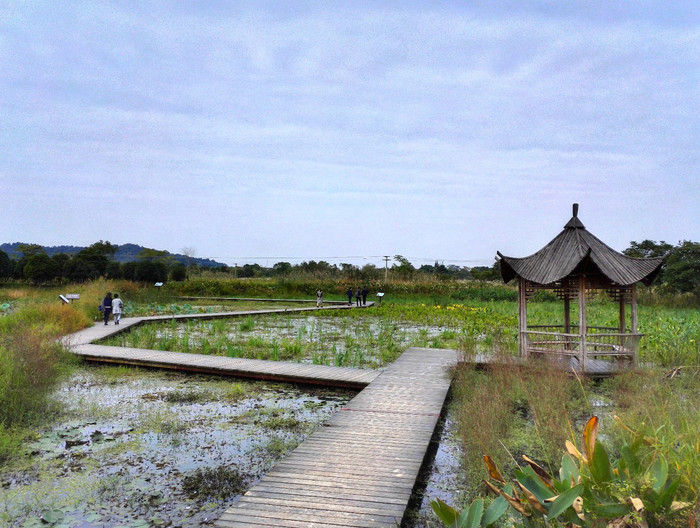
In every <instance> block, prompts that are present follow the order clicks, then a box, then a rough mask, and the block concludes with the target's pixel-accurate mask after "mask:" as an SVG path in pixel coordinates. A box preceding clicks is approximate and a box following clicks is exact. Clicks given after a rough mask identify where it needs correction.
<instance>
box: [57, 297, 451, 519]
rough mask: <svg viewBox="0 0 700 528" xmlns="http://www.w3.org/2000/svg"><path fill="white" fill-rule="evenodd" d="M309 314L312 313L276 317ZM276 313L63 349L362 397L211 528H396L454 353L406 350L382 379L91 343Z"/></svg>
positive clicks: (105, 329)
mask: <svg viewBox="0 0 700 528" xmlns="http://www.w3.org/2000/svg"><path fill="white" fill-rule="evenodd" d="M338 308H342V307H332V308H323V309H338ZM306 310H317V308H306V309H299V310H282V312H284V311H287V312H290V311H294V312H296V311H306ZM275 312H277V311H275V310H265V311H256V312H236V313H235V314H232V313H221V314H202V315H194V316H193V315H187V316H159V317H143V318H128V319H122V322H121V324H120V325H119V326H116V325H114V324H110V325H104V324H103V323H98V324H95V325H93V326H92V327H90V328H86V329H85V330H82V331H80V332H77V333H75V334H72V335H70V336H66V337H65V338H63V340H62V342H63V344H64V345H66V346H67V347H68V348H69V349H70V350H71V351H72V352H73V353H75V354H78V355H80V356H82V357H83V358H85V359H86V360H89V361H101V362H113V363H122V364H123V363H126V364H132V365H141V366H150V367H160V368H171V369H178V370H189V371H195V372H206V373H215V374H224V375H231V376H237V377H250V378H257V379H274V380H284V381H292V382H299V383H316V384H323V385H331V386H341V387H354V388H360V389H363V390H362V391H361V392H359V393H358V394H357V395H356V396H355V397H354V398H353V399H352V400H350V402H348V404H347V405H346V406H345V407H343V408H342V409H341V410H340V411H339V412H337V413H336V414H335V415H334V416H333V417H332V418H331V419H330V420H329V421H328V422H326V423H324V424H322V425H321V426H320V427H319V428H318V429H317V431H316V432H314V433H313V434H312V435H311V436H310V437H309V438H308V439H307V440H306V441H305V442H303V443H302V444H301V445H299V446H298V447H297V448H296V449H295V450H294V451H293V452H292V453H291V454H290V455H289V456H288V457H287V458H285V459H283V460H281V461H280V462H278V463H277V464H276V465H275V467H274V468H273V469H272V470H270V471H269V472H268V473H267V474H266V475H265V476H264V477H263V478H262V479H261V480H260V481H259V482H258V483H257V484H255V485H254V486H253V487H252V488H251V489H250V490H248V492H247V493H246V494H245V495H243V496H241V497H240V498H239V500H238V501H237V502H236V503H235V504H234V505H233V506H232V507H231V508H230V509H228V510H227V511H226V512H225V513H224V514H223V515H222V516H221V518H220V519H219V520H218V521H217V522H216V525H217V526H220V527H229V528H234V527H249V528H253V527H257V528H260V527H262V526H280V527H285V528H299V527H316V528H323V527H326V528H331V527H332V528H340V527H353V528H362V527H371V528H377V527H394V528H395V527H396V526H399V525H400V524H401V519H402V518H403V515H404V512H405V510H406V507H407V505H408V502H409V499H410V497H411V494H412V492H413V489H414V487H415V485H416V480H417V477H418V473H419V471H420V468H421V465H422V464H423V461H424V458H425V457H426V453H427V452H428V447H429V444H430V440H431V438H432V436H433V433H434V431H435V427H436V425H437V422H438V420H439V417H440V413H441V411H442V407H443V404H444V402H445V398H446V396H447V392H448V390H449V387H450V382H451V378H452V375H451V372H450V369H451V367H452V366H454V365H456V364H457V361H458V359H459V353H458V352H457V351H455V350H440V349H428V348H411V349H408V350H407V351H406V352H404V354H403V355H402V356H401V357H400V358H399V359H397V360H396V361H395V362H394V363H393V364H392V365H390V366H389V367H388V368H387V369H386V370H385V371H383V372H379V371H374V370H361V369H351V368H338V367H328V366H323V365H306V364H299V363H286V362H276V361H259V360H248V359H241V358H227V357H221V356H208V355H200V354H187V353H181V352H164V351H157V350H144V349H135V348H125V347H113V346H105V345H99V344H93V342H94V341H98V340H100V339H103V338H105V337H108V336H111V335H114V334H116V333H118V332H123V331H127V330H128V329H129V328H132V327H134V326H136V325H140V324H144V323H146V322H149V321H159V320H161V321H163V320H164V321H168V320H172V319H193V318H194V319H197V318H200V319H201V318H209V319H211V318H215V317H231V316H241V315H259V314H261V313H275Z"/></svg>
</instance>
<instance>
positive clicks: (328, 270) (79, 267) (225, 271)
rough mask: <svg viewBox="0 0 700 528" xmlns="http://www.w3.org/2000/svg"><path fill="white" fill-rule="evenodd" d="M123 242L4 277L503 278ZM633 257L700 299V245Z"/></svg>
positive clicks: (667, 289)
mask: <svg viewBox="0 0 700 528" xmlns="http://www.w3.org/2000/svg"><path fill="white" fill-rule="evenodd" d="M117 248H118V246H117V245H114V244H111V243H110V242H108V241H107V242H104V241H102V240H100V241H99V242H96V243H94V244H92V245H91V246H89V247H87V248H84V249H82V250H81V251H79V252H77V253H75V254H65V253H58V254H55V255H52V256H49V255H48V254H47V253H46V251H45V250H44V248H43V247H42V246H40V245H37V244H24V245H21V246H20V247H19V253H21V257H20V258H19V259H11V258H10V257H9V256H8V255H7V254H6V253H5V252H4V251H2V250H0V279H7V278H14V279H16V280H27V281H29V282H32V283H34V284H46V283H51V282H84V281H88V280H92V279H96V278H99V277H106V278H110V279H127V280H134V281H139V282H165V281H167V280H170V281H182V280H185V279H186V278H187V277H188V276H191V275H192V274H198V273H201V272H203V271H206V272H209V273H215V274H222V275H226V276H228V277H236V278H248V277H251V278H252V277H292V276H305V277H315V278H343V279H349V280H353V281H359V282H365V283H366V282H376V281H382V280H384V279H388V278H391V279H394V280H396V279H398V280H420V279H428V278H430V279H437V280H459V279H463V280H469V279H471V280H484V281H492V280H499V279H500V274H499V271H498V265H497V264H496V263H494V265H493V266H476V267H472V268H469V267H466V266H455V265H449V266H446V265H445V264H441V263H439V262H435V263H434V264H433V265H429V264H426V265H422V266H420V267H418V268H416V267H415V266H414V265H413V264H412V263H411V262H410V261H409V260H408V259H407V258H406V257H403V256H402V255H395V256H394V257H393V259H391V266H390V267H389V266H388V264H389V262H388V261H387V266H386V267H385V268H380V267H377V266H375V265H374V264H366V265H364V266H361V267H360V266H356V265H354V264H350V263H341V264H339V265H338V264H330V263H328V262H326V261H323V260H321V261H314V260H309V261H305V262H301V263H299V264H292V263H290V262H277V263H275V264H274V265H273V266H272V267H264V266H261V265H260V264H245V265H243V266H226V265H222V266H219V267H209V266H207V267H201V266H198V265H196V264H192V265H186V264H184V263H182V262H180V261H177V260H175V259H174V258H173V256H172V255H171V254H170V253H168V252H167V251H158V250H155V249H146V248H144V249H143V250H141V251H140V252H139V253H138V255H137V256H136V258H137V260H134V261H130V262H123V263H120V262H117V261H116V260H114V258H113V257H114V254H115V253H116V251H117ZM623 253H624V254H625V255H627V256H630V257H636V258H645V257H659V256H662V257H664V267H663V269H662V272H661V273H660V274H659V276H658V277H657V279H656V281H655V284H654V286H655V287H657V288H658V289H659V290H660V291H661V292H663V293H671V294H691V295H694V296H695V297H696V298H697V299H698V300H700V243H698V242H691V241H687V240H686V241H682V242H679V243H678V244H677V245H675V246H674V245H672V244H669V243H667V242H665V241H661V242H655V241H653V240H644V241H642V242H636V241H632V242H631V243H630V246H629V247H628V248H627V249H625V250H624V251H623Z"/></svg>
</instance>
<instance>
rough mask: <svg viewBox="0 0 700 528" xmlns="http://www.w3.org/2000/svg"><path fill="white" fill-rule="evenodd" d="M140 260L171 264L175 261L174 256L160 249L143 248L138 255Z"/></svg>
mask: <svg viewBox="0 0 700 528" xmlns="http://www.w3.org/2000/svg"><path fill="white" fill-rule="evenodd" d="M137 257H138V259H139V260H148V261H151V262H165V263H169V262H171V261H172V260H173V256H172V255H171V254H170V253H169V252H168V251H163V250H159V249H150V248H143V249H142V250H141V251H139V254H138V255H137Z"/></svg>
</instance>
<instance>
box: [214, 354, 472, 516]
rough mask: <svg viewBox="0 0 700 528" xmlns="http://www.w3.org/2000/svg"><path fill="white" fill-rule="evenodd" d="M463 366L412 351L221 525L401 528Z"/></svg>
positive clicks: (280, 465) (262, 482) (447, 357)
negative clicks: (454, 369) (455, 369)
mask: <svg viewBox="0 0 700 528" xmlns="http://www.w3.org/2000/svg"><path fill="white" fill-rule="evenodd" d="M457 360H458V352H456V351H455V350H438V349H427V348H411V349H408V350H407V351H406V352H404V354H403V355H402V356H401V357H400V358H399V359H398V360H396V361H395V362H394V363H393V364H392V365H391V366H390V367H389V368H388V369H387V370H386V371H384V372H383V373H382V374H380V375H379V376H378V377H377V378H376V379H375V380H374V381H372V382H371V383H370V384H369V385H368V386H367V388H365V389H364V390H363V391H362V392H360V393H359V394H358V395H357V396H355V398H353V399H352V400H351V401H350V402H349V403H348V404H347V405H346V406H345V407H343V408H342V409H341V410H340V411H339V412H337V413H336V414H335V415H334V416H333V417H332V418H331V419H330V420H329V421H328V422H327V423H325V424H323V425H322V426H321V427H320V428H319V429H318V430H317V431H316V432H315V433H313V434H312V435H311V436H310V437H309V438H308V439H307V440H306V441H305V442H304V443H302V444H301V445H300V446H299V447H297V448H296V449H295V450H294V451H293V452H292V453H291V454H290V455H289V456H288V457H287V458H285V459H284V460H282V461H280V462H279V463H278V464H277V465H276V466H275V467H274V468H273V469H272V470H270V471H269V472H268V473H267V474H266V475H265V476H264V477H263V478H262V479H261V480H260V481H259V482H258V483H257V484H256V485H255V486H253V487H252V488H251V489H250V490H249V491H248V492H247V493H246V494H245V495H243V496H242V497H241V498H240V499H239V500H238V501H237V502H236V503H235V504H234V505H233V506H232V507H231V508H230V509H229V510H227V511H226V512H225V513H224V514H223V515H222V516H221V518H220V519H219V520H218V521H217V523H216V525H217V526H221V527H227V528H238V527H241V528H242V527H248V528H253V527H258V528H259V527H261V526H280V527H285V528H299V527H318V528H322V527H326V528H331V527H333V528H339V527H357V528H360V527H375V528H376V527H394V528H395V527H396V526H399V525H400V524H401V519H402V517H403V514H404V511H405V509H406V506H407V504H408V501H409V498H410V497H411V493H412V491H413V488H414V486H415V484H416V479H417V477H418V472H419V471H420V467H421V465H422V463H423V459H424V457H425V455H426V452H427V449H428V445H429V443H430V439H431V437H432V435H433V432H434V430H435V426H436V424H437V421H438V419H439V416H440V412H441V410H442V407H443V404H444V401H445V397H446V395H447V392H448V390H449V387H450V381H451V374H450V372H449V369H450V367H451V366H453V365H455V364H456V363H457Z"/></svg>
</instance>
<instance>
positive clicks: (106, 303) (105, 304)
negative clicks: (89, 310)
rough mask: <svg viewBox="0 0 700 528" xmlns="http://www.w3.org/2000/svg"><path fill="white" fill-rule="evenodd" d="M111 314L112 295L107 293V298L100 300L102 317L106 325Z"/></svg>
mask: <svg viewBox="0 0 700 528" xmlns="http://www.w3.org/2000/svg"><path fill="white" fill-rule="evenodd" d="M111 313H112V293H111V292H107V296H106V297H105V298H104V299H102V315H104V317H105V324H108V321H109V314H111Z"/></svg>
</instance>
